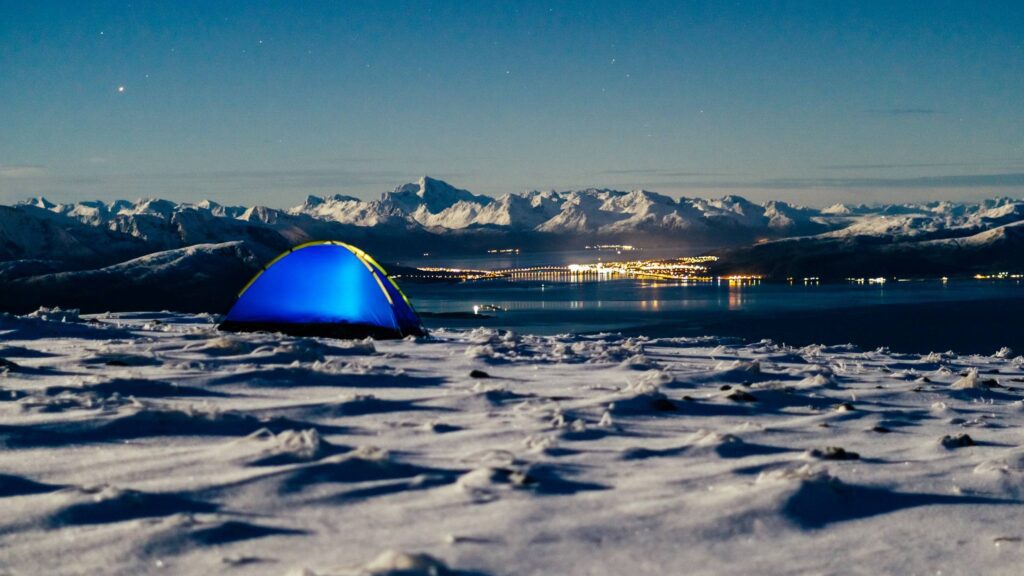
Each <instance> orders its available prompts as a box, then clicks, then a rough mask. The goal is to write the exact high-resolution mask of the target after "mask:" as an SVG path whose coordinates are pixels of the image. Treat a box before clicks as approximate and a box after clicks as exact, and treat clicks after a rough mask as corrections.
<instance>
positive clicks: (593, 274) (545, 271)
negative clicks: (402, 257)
mask: <svg viewBox="0 0 1024 576" xmlns="http://www.w3.org/2000/svg"><path fill="white" fill-rule="evenodd" d="M618 248H626V249H627V250H632V249H633V248H632V247H618ZM717 261H718V257H717V256H687V257H684V258H671V259H660V260H628V261H621V262H594V263H588V264H565V265H548V266H530V267H522V268H502V269H497V270H479V269H468V268H447V267H420V268H418V269H417V271H418V273H409V272H406V273H405V274H403V275H402V276H403V277H405V278H409V279H419V280H448V281H470V280H489V279H498V278H502V279H507V280H513V281H514V280H527V281H550V282H557V281H563V282H590V281H595V280H598V281H599V280H614V279H622V278H636V279H643V280H667V281H673V282H679V283H683V284H710V283H713V282H719V283H721V282H727V283H729V284H730V285H747V284H755V283H759V282H760V281H761V278H762V277H761V276H758V275H729V276H714V275H712V274H711V273H710V272H709V269H708V267H709V265H711V264H713V263H715V262H717Z"/></svg>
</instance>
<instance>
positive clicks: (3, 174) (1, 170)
mask: <svg viewBox="0 0 1024 576" xmlns="http://www.w3.org/2000/svg"><path fill="white" fill-rule="evenodd" d="M42 176H46V170H45V169H44V168H43V167H42V166H34V165H31V164H24V165H10V166H0V178H11V179H15V178H39V177H42Z"/></svg>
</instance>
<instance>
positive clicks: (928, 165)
mask: <svg viewBox="0 0 1024 576" xmlns="http://www.w3.org/2000/svg"><path fill="white" fill-rule="evenodd" d="M991 165H992V164H991V163H987V162H912V163H907V164H825V165H823V166H819V168H821V169H824V170H893V169H900V168H954V167H956V168H970V167H977V166H991Z"/></svg>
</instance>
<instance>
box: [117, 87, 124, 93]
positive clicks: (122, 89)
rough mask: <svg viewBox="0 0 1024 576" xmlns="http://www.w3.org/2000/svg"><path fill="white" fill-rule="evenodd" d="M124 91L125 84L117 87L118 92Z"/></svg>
mask: <svg viewBox="0 0 1024 576" xmlns="http://www.w3.org/2000/svg"><path fill="white" fill-rule="evenodd" d="M123 92H124V86H118V87H117V93H118V94H121V93H123Z"/></svg>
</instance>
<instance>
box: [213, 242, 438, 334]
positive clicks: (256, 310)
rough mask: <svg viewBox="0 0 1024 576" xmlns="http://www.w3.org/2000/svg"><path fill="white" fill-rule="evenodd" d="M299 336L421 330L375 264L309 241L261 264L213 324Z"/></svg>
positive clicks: (351, 251) (348, 250) (340, 246)
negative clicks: (232, 304)
mask: <svg viewBox="0 0 1024 576" xmlns="http://www.w3.org/2000/svg"><path fill="white" fill-rule="evenodd" d="M219 328H220V329H221V330H230V331H239V332H253V331H266V332H284V333H286V334H294V335H299V336H333V337H339V338H365V337H366V336H372V337H374V338H402V337H404V336H408V335H416V336H420V335H423V334H425V333H426V332H425V331H424V329H423V325H422V324H421V323H420V318H419V316H417V314H416V312H415V311H414V310H413V308H412V304H410V303H409V300H408V299H407V298H406V297H405V294H403V293H402V291H401V290H400V289H399V288H398V285H397V284H395V282H394V281H393V280H391V278H389V277H388V275H387V273H385V272H384V269H383V268H381V266H380V264H377V262H376V261H374V259H373V258H371V257H370V256H369V255H368V254H366V253H365V252H363V251H362V250H360V249H358V248H356V247H354V246H350V245H348V244H344V243H342V242H332V241H326V242H310V243H308V244H302V245H299V246H296V247H295V248H292V249H291V250H289V251H288V252H285V253H284V254H281V255H280V256H278V257H277V258H275V259H273V260H271V261H270V263H269V264H267V265H266V266H264V267H263V270H261V271H260V272H259V273H257V274H256V276H254V277H253V279H252V280H250V281H249V283H248V284H247V285H246V286H245V288H242V291H241V292H239V294H238V301H237V302H235V305H234V306H233V307H232V308H231V311H230V312H228V315H227V318H225V320H224V322H222V323H221V324H220V326H219Z"/></svg>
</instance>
